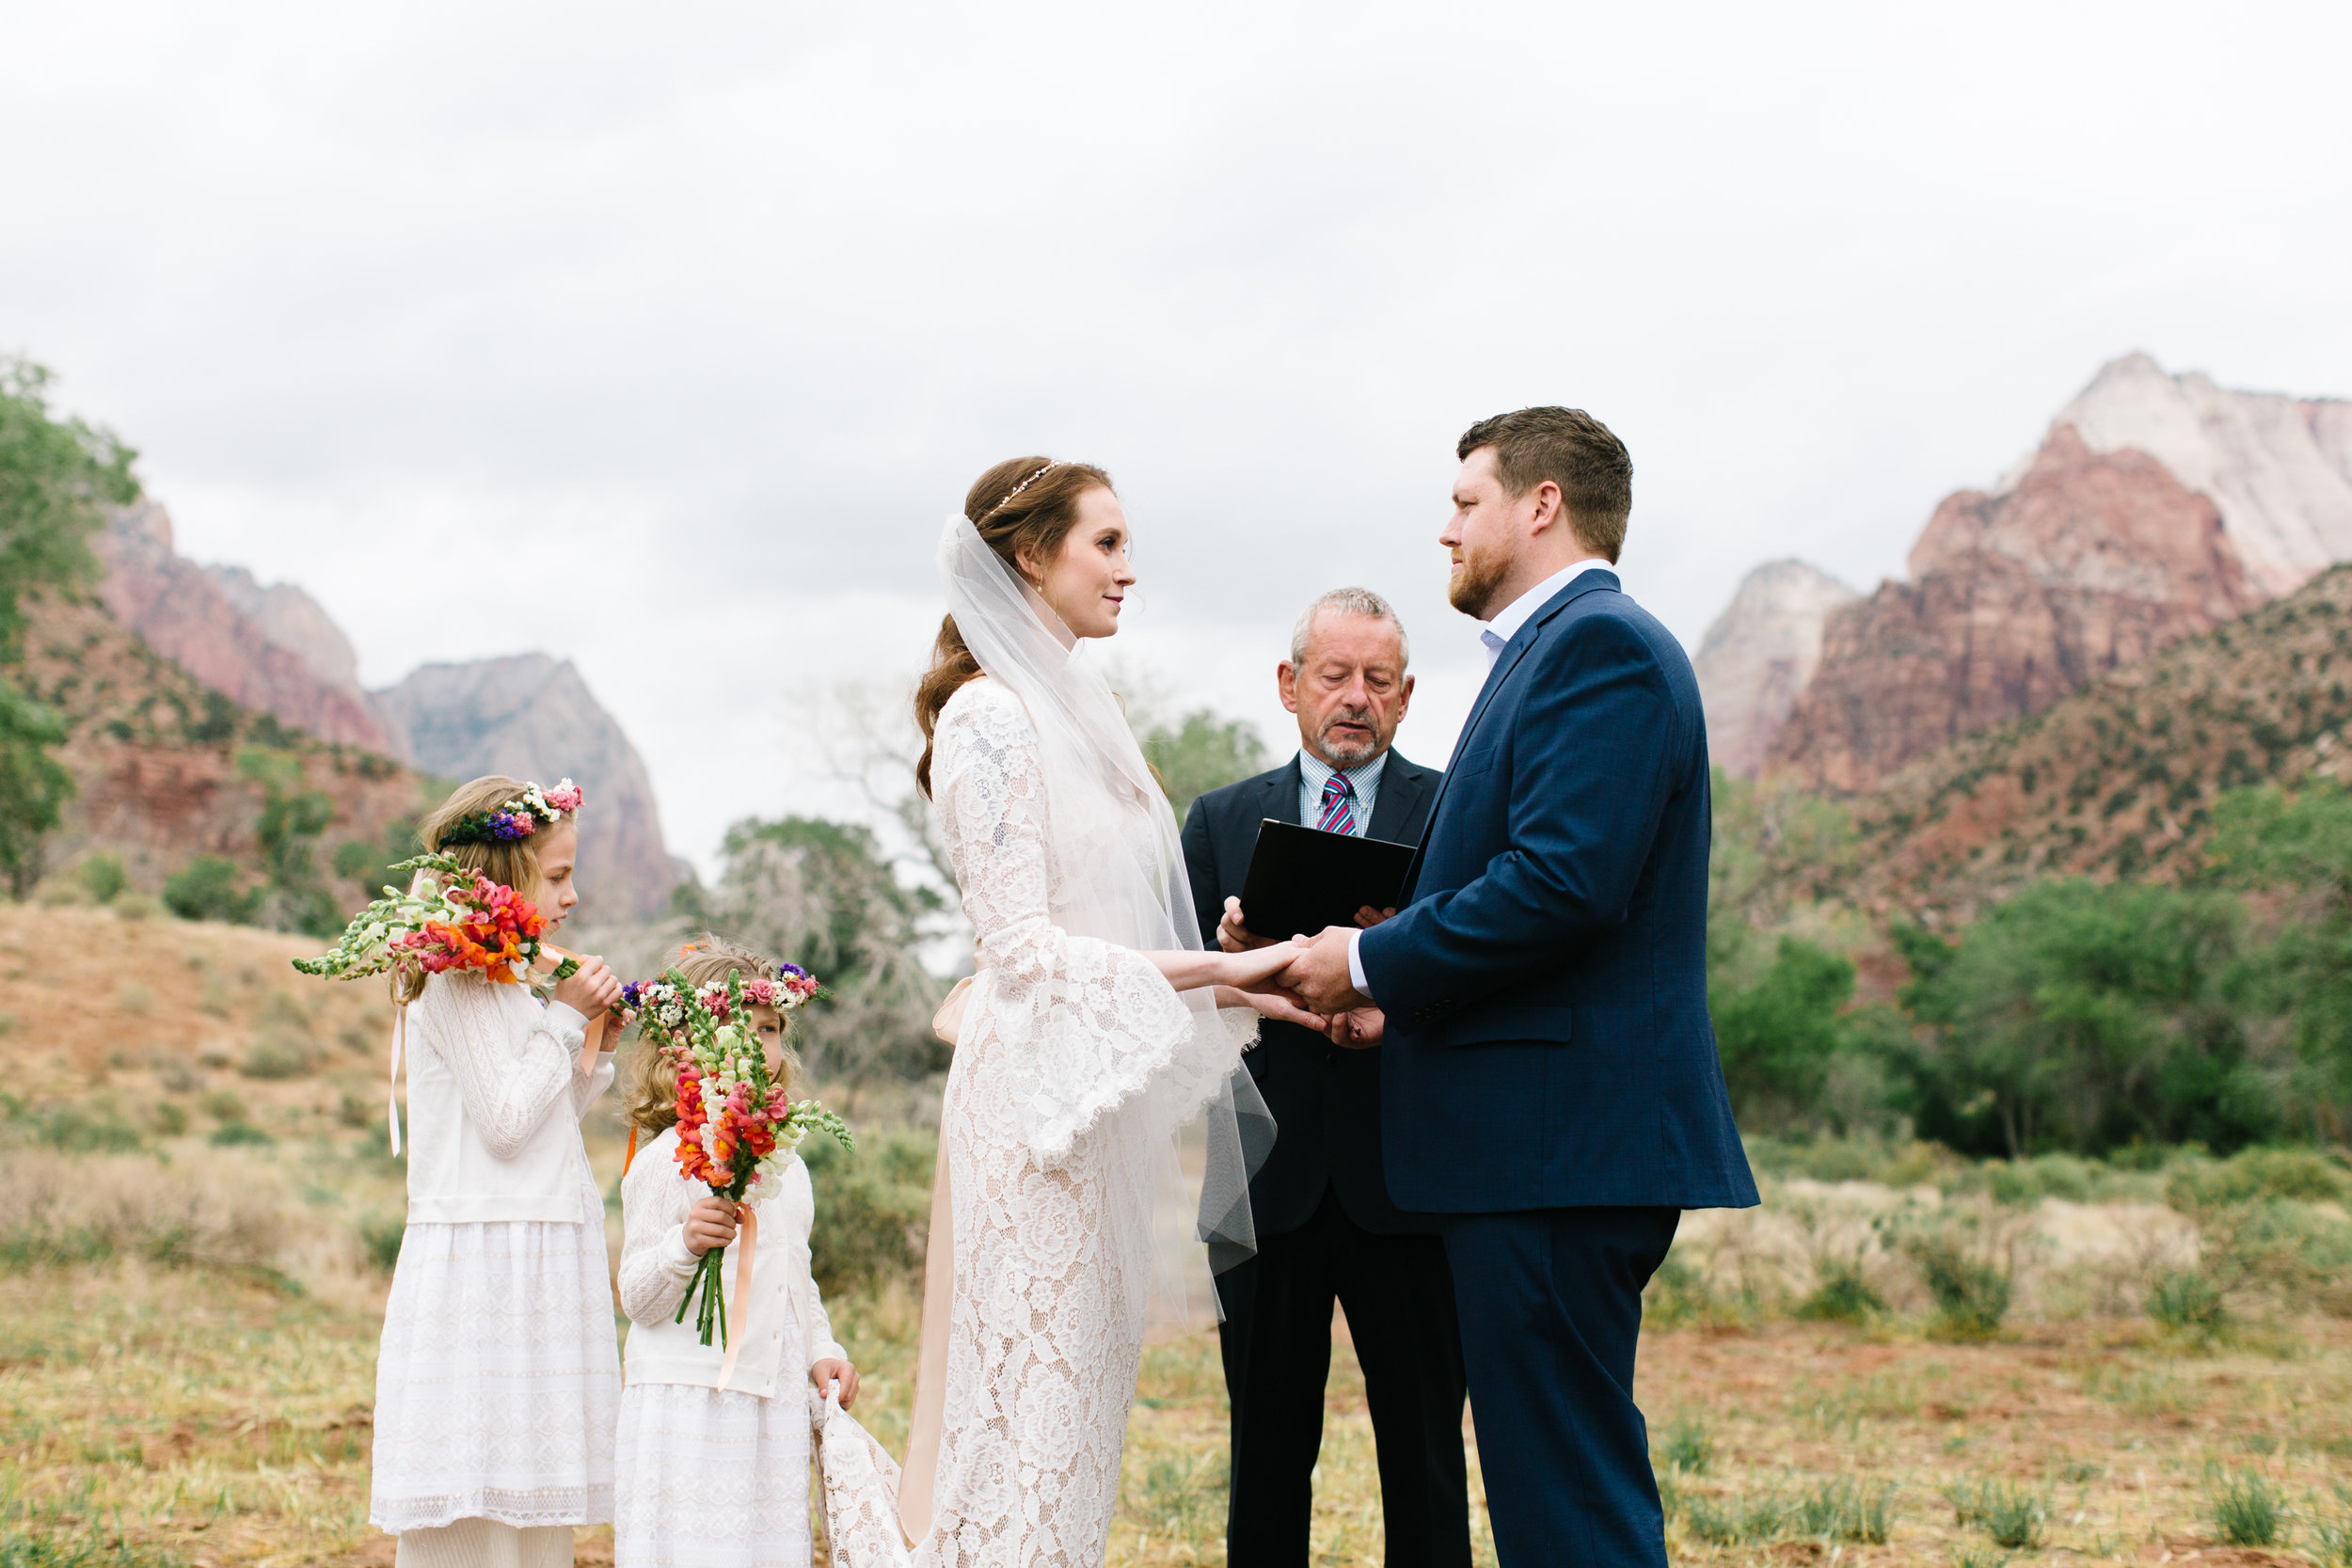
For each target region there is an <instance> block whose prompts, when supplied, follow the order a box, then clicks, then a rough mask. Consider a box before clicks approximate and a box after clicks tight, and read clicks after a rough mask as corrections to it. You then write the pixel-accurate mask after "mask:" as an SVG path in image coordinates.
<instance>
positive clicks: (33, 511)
mask: <svg viewBox="0 0 2352 1568" xmlns="http://www.w3.org/2000/svg"><path fill="white" fill-rule="evenodd" d="M49 379H50V378H49V372H47V371H45V370H43V369H41V368H40V366H39V365H35V364H32V363H30V362H28V361H26V360H23V359H0V664H7V663H13V662H14V661H15V660H16V659H17V657H19V656H20V654H21V652H22V644H23V641H24V608H23V606H22V604H21V603H20V602H19V601H20V596H21V595H22V594H23V593H24V590H26V589H28V588H72V587H78V586H81V585H83V584H86V583H87V582H90V581H91V580H93V579H94V578H96V577H97V575H98V562H97V559H96V558H95V557H94V556H92V555H91V554H90V548H89V536H90V535H91V534H92V533H93V532H95V531H97V530H98V528H99V527H100V526H101V524H102V523H103V520H104V519H103V515H101V513H100V511H99V508H100V507H101V506H102V505H103V504H106V503H109V502H111V503H114V504H116V505H127V504H129V503H130V502H131V501H134V500H136V499H138V494H139V486H138V481H137V480H135V479H134V478H133V477H132V474H131V463H132V460H133V459H134V458H135V456H136V455H137V454H136V453H135V452H134V451H132V450H131V449H130V448H128V447H126V446H124V445H123V444H122V443H121V442H119V441H118V440H116V439H115V437H114V436H112V435H110V434H108V433H107V432H105V431H103V430H96V429H92V428H91V427H90V426H88V425H87V424H84V423H83V422H82V421H81V420H76V419H59V418H58V417H56V415H55V414H53V413H51V412H50V409H49V401H48V386H49Z"/></svg>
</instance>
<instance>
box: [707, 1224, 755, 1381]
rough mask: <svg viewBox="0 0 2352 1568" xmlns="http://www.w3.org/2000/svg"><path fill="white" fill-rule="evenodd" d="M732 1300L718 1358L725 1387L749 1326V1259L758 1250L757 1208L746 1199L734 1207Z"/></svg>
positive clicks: (750, 1311)
mask: <svg viewBox="0 0 2352 1568" xmlns="http://www.w3.org/2000/svg"><path fill="white" fill-rule="evenodd" d="M735 1225H736V1229H735V1244H736V1245H737V1246H738V1247H739V1248H741V1249H742V1250H740V1251H739V1252H738V1253H737V1254H736V1255H735V1299H734V1300H733V1301H731V1302H729V1303H727V1353H726V1354H725V1355H723V1356H722V1357H721V1358H720V1361H719V1381H718V1382H716V1383H714V1384H712V1385H711V1386H712V1387H713V1388H724V1387H725V1386H727V1379H729V1378H731V1377H733V1376H734V1375H735V1360H736V1357H737V1356H739V1355H741V1354H743V1335H744V1333H745V1332H746V1331H747V1330H748V1329H749V1328H750V1326H751V1313H752V1259H753V1257H754V1255H755V1254H756V1253H757V1252H758V1251H759V1211H758V1210H756V1209H755V1208H753V1207H752V1206H751V1205H750V1204H749V1203H748V1202H746V1203H739V1204H737V1205H736V1206H735Z"/></svg>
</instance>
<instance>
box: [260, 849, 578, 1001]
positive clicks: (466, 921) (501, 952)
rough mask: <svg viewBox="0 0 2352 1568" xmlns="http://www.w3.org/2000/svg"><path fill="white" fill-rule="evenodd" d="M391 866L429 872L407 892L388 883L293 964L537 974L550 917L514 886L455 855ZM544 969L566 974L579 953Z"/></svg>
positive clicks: (350, 974) (351, 972)
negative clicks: (319, 948) (326, 941)
mask: <svg viewBox="0 0 2352 1568" xmlns="http://www.w3.org/2000/svg"><path fill="white" fill-rule="evenodd" d="M392 869H393V870H394V871H411V872H414V871H424V872H430V873H432V875H430V876H425V877H417V878H414V879H411V881H410V883H409V888H408V891H407V892H406V893H403V892H401V891H400V890H399V889H398V888H393V887H387V888H386V889H385V890H384V896H383V897H381V898H378V899H377V900H376V901H375V902H374V903H373V904H370V905H369V906H368V907H367V908H366V909H364V910H361V911H359V912H358V914H357V915H355V916H354V917H353V918H352V922H351V924H350V925H349V926H347V927H344V929H343V934H342V937H340V938H339V939H337V941H336V942H335V945H334V946H332V947H330V948H328V949H327V950H326V952H324V953H322V954H320V955H319V956H318V957H317V958H296V959H294V968H295V969H297V970H299V971H301V972H302V973H303V974H316V975H320V976H323V977H325V978H326V979H331V980H361V979H365V978H367V977H368V976H369V975H371V974H391V973H392V972H394V971H396V970H402V969H411V970H422V971H423V972H424V973H425V974H441V973H443V972H444V971H446V970H452V969H474V970H479V971H481V972H482V973H483V974H485V975H487V976H488V977H489V978H491V979H493V980H496V981H498V982H500V983H501V984H504V985H514V984H516V983H519V982H522V981H525V980H528V979H530V978H532V974H533V973H534V971H538V966H539V960H540V958H541V955H542V953H543V952H547V954H548V957H550V958H554V957H558V955H556V954H554V953H552V952H550V951H548V949H547V945H546V944H545V943H544V942H541V941H540V936H541V933H543V932H544V931H546V930H547V928H548V923H547V919H546V917H545V916H543V915H542V914H540V912H539V907H538V906H537V905H535V904H533V903H532V901H531V900H530V899H528V898H524V897H522V896H520V895H517V894H516V892H515V890H514V889H513V888H511V887H506V886H504V885H502V884H501V883H498V882H494V881H492V880H490V879H489V878H487V877H485V876H484V875H483V874H482V873H481V872H479V871H469V870H467V869H466V868H465V867H464V866H461V865H459V864H458V863H457V861H456V859H455V857H453V856H451V855H419V856H418V857H417V858H416V859H414V860H407V861H403V862H401V863H399V864H398V865H395V866H393V867H392ZM560 960H561V961H559V962H557V963H555V964H553V965H552V966H550V967H548V969H546V970H544V971H538V972H539V973H544V974H545V975H546V977H547V978H548V980H549V981H556V980H568V979H570V978H571V976H572V975H573V974H575V973H576V972H578V970H579V968H580V961H579V960H578V959H577V958H572V957H571V956H570V955H569V954H563V955H560Z"/></svg>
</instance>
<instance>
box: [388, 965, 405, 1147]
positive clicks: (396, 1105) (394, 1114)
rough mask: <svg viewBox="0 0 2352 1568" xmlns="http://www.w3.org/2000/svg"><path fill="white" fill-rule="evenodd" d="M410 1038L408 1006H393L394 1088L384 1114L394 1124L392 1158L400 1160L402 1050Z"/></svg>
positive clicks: (391, 1088) (391, 1090) (403, 1004)
mask: <svg viewBox="0 0 2352 1568" xmlns="http://www.w3.org/2000/svg"><path fill="white" fill-rule="evenodd" d="M407 1036H408V1004H407V1003H405V1002H398V1003H394V1004H393V1005H392V1086H391V1087H390V1088H389V1089H388V1090H386V1091H385V1094H384V1114H385V1116H387V1117H389V1118H390V1119H391V1124H392V1158H393V1159H395V1160H397V1159H399V1158H400V1048H401V1046H402V1045H403V1044H404V1043H405V1041H406V1039H407Z"/></svg>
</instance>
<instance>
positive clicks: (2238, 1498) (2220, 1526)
mask: <svg viewBox="0 0 2352 1568" xmlns="http://www.w3.org/2000/svg"><path fill="white" fill-rule="evenodd" d="M2285 1518H2286V1507H2285V1501H2284V1499H2283V1498H2281V1497H2280V1496H2279V1493H2278V1491H2277V1490H2276V1489H2275V1488H2273V1487H2272V1486H2271V1484H2270V1482H2269V1481H2266V1480H2265V1479H2264V1478H2263V1477H2262V1476H2261V1475H2259V1474H2256V1473H2254V1472H2251V1471H2249V1472H2248V1473H2247V1474H2245V1475H2237V1476H2226V1477H2224V1478H2223V1480H2222V1483H2221V1490H2220V1491H2219V1492H2218V1493H2217V1494H2215V1497H2214V1500H2213V1524H2214V1528H2215V1529H2217V1530H2218V1531H2220V1532H2221V1539H2222V1540H2224V1541H2226V1542H2228V1543H2229V1544H2231V1545H2233V1546H2268V1545H2272V1544H2276V1543H2277V1541H2278V1539H2279V1537H2280V1533H2281V1530H2280V1527H2281V1526H2282V1525H2283V1524H2284V1522H2285Z"/></svg>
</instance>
